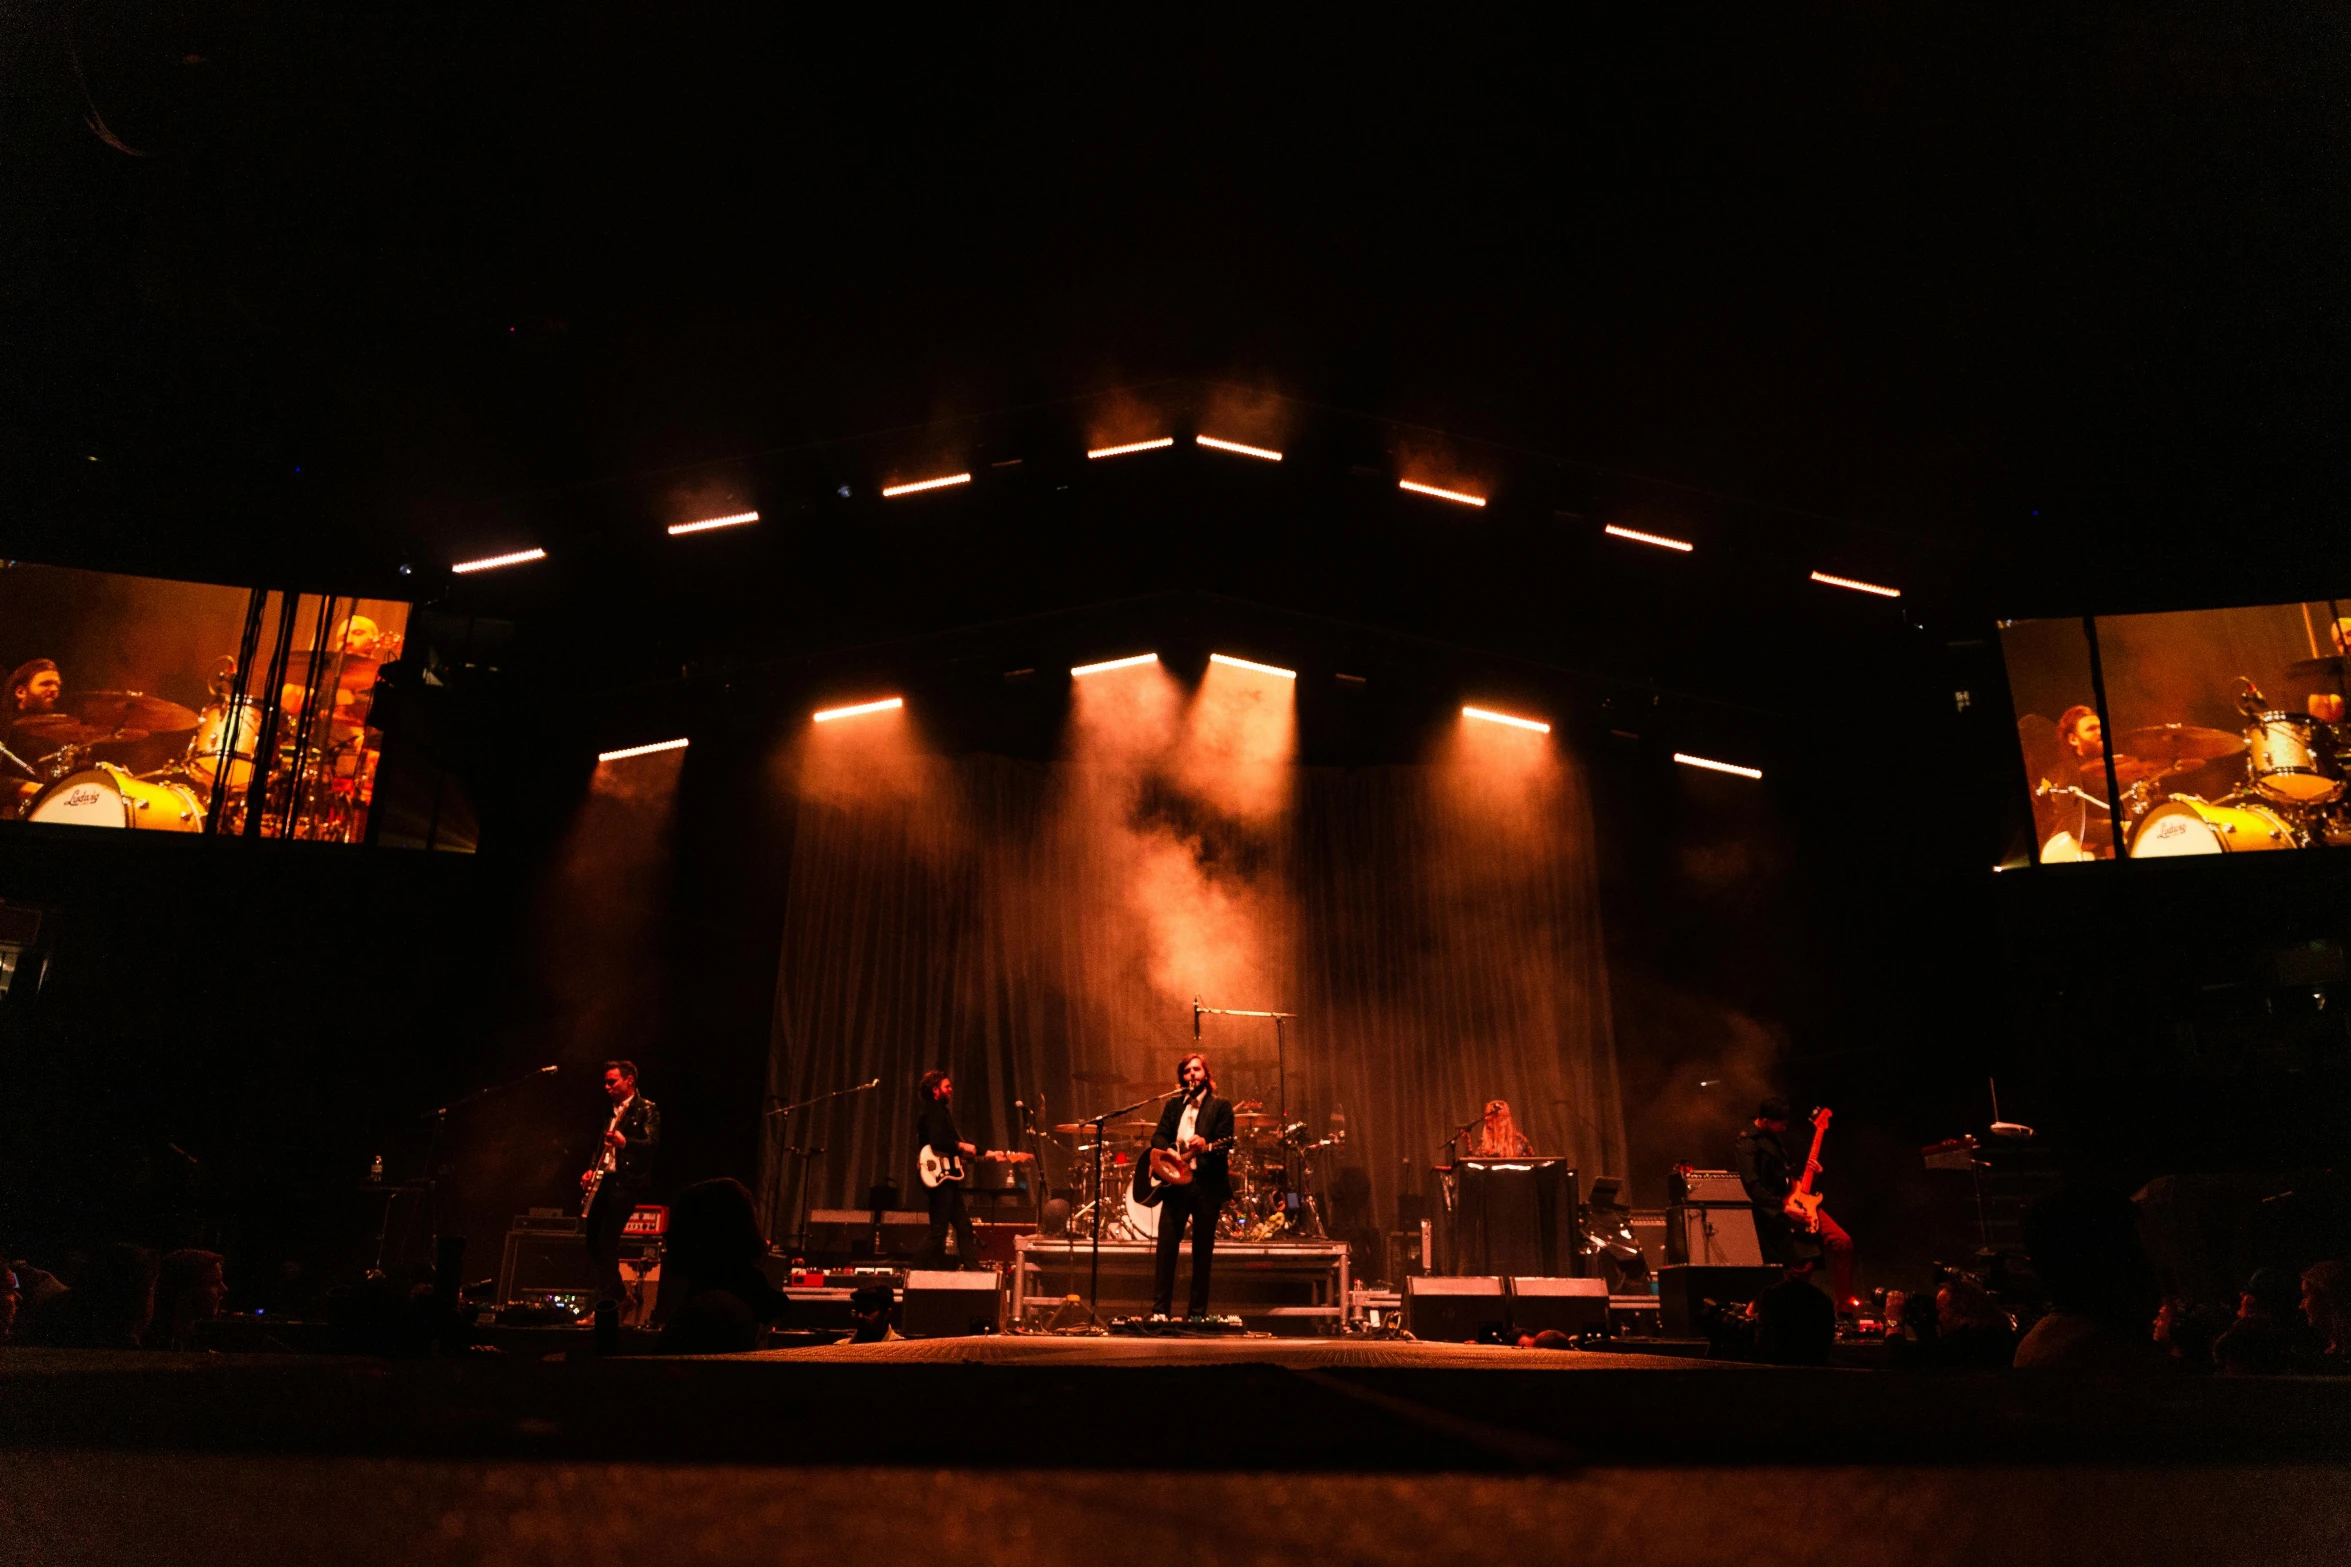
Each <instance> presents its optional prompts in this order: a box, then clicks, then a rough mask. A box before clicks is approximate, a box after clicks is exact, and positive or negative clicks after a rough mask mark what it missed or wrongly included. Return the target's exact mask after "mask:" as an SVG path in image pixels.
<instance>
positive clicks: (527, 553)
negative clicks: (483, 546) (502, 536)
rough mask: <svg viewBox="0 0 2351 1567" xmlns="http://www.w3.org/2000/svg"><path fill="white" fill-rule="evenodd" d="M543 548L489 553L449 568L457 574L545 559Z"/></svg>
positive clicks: (490, 569) (491, 569) (492, 569)
mask: <svg viewBox="0 0 2351 1567" xmlns="http://www.w3.org/2000/svg"><path fill="white" fill-rule="evenodd" d="M546 558H547V552H546V551H545V550H516V551H515V552H514V553H513V554H511V555H490V556H485V557H484V558H483V559H481V560H461V561H459V562H458V563H457V564H456V565H454V566H451V567H450V568H449V569H450V570H451V571H454V572H456V573H457V574H458V575H459V576H463V575H465V573H467V572H469V571H494V570H496V569H497V568H498V567H500V566H519V565H521V564H522V563H523V562H525V561H532V560H545V559H546Z"/></svg>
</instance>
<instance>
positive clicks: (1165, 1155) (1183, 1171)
mask: <svg viewBox="0 0 2351 1567" xmlns="http://www.w3.org/2000/svg"><path fill="white" fill-rule="evenodd" d="M1232 1146H1233V1140H1232V1139H1231V1138H1230V1137H1220V1138H1218V1139H1217V1140H1216V1141H1215V1142H1213V1143H1210V1144H1209V1145H1208V1146H1207V1147H1205V1148H1201V1149H1197V1150H1195V1151H1194V1152H1191V1153H1177V1152H1176V1151H1175V1150H1174V1149H1173V1148H1154V1149H1152V1150H1151V1163H1150V1165H1149V1167H1148V1177H1149V1178H1148V1179H1147V1180H1146V1181H1144V1182H1142V1183H1141V1185H1142V1190H1140V1191H1138V1192H1136V1193H1135V1200H1136V1201H1138V1202H1140V1203H1142V1204H1144V1205H1145V1206H1146V1207H1148V1206H1150V1205H1151V1204H1153V1203H1156V1202H1157V1201H1159V1199H1160V1198H1161V1197H1162V1196H1164V1195H1165V1192H1166V1188H1168V1187H1170V1186H1189V1185H1191V1184H1192V1177H1193V1176H1194V1175H1195V1174H1197V1173H1198V1171H1199V1163H1200V1155H1201V1154H1204V1153H1221V1152H1223V1151H1224V1150H1225V1149H1227V1148H1230V1147H1232Z"/></svg>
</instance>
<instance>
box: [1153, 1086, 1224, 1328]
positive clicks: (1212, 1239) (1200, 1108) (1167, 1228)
mask: <svg viewBox="0 0 2351 1567" xmlns="http://www.w3.org/2000/svg"><path fill="white" fill-rule="evenodd" d="M1176 1087H1177V1088H1178V1089H1180V1090H1181V1092H1180V1093H1179V1094H1177V1096H1176V1097H1175V1098H1173V1099H1170V1100H1169V1101H1168V1102H1167V1105H1166V1107H1165V1108H1164V1109H1162V1110H1161V1111H1160V1112H1159V1128H1158V1130H1157V1131H1154V1132H1153V1133H1152V1134H1151V1146H1152V1147H1154V1148H1172V1149H1174V1150H1175V1151H1176V1152H1178V1153H1190V1154H1193V1155H1195V1160H1194V1166H1193V1172H1192V1180H1191V1183H1190V1184H1189V1185H1185V1186H1162V1187H1159V1188H1158V1192H1159V1259H1158V1260H1159V1267H1158V1273H1157V1276H1156V1277H1155V1279H1154V1280H1153V1283H1154V1285H1155V1290H1154V1293H1153V1296H1152V1303H1151V1310H1152V1312H1153V1313H1154V1314H1155V1315H1158V1316H1162V1317H1164V1316H1166V1315H1168V1308H1169V1306H1171V1305H1172V1304H1174V1302H1175V1269H1176V1252H1177V1250H1178V1249H1179V1248H1180V1247H1181V1246H1182V1245H1183V1242H1184V1222H1185V1221H1186V1220H1187V1219H1188V1220H1190V1221H1191V1225H1192V1292H1191V1303H1190V1307H1189V1311H1188V1313H1187V1314H1188V1315H1190V1316H1194V1317H1205V1316H1207V1315H1208V1268H1209V1264H1210V1262H1211V1261H1213V1260H1214V1258H1215V1256H1216V1219H1217V1215H1218V1214H1220V1213H1222V1212H1223V1211H1224V1205H1225V1204H1226V1203H1228V1202H1230V1201H1231V1200H1232V1196H1233V1177H1232V1171H1231V1169H1230V1168H1229V1167H1228V1164H1227V1157H1228V1154H1227V1151H1228V1150H1229V1149H1230V1148H1231V1147H1232V1143H1233V1102H1232V1101H1231V1100H1229V1099H1219V1098H1218V1097H1217V1095H1216V1078H1215V1076H1214V1075H1213V1074H1211V1073H1210V1072H1209V1070H1208V1058H1207V1057H1206V1056H1204V1055H1200V1054H1198V1053H1194V1054H1192V1055H1188V1056H1186V1057H1184V1058H1183V1060H1181V1061H1179V1062H1177V1063H1176ZM1211 1144H1214V1145H1215V1146H1214V1147H1211V1146H1210V1145H1211ZM1138 1173H1140V1172H1138ZM1139 1184H1140V1183H1139Z"/></svg>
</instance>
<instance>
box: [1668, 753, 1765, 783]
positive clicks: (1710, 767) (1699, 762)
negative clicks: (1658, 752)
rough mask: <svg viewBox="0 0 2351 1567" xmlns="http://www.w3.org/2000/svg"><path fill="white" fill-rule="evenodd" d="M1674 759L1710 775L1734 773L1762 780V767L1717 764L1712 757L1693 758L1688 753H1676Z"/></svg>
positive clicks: (1728, 763)
mask: <svg viewBox="0 0 2351 1567" xmlns="http://www.w3.org/2000/svg"><path fill="white" fill-rule="evenodd" d="M1673 759H1674V760H1675V761H1677V762H1679V763H1681V764H1682V765H1683V766H1684V767H1703V768H1705V769H1706V770H1707V771H1708V772H1710V773H1732V774H1735V775H1737V776H1738V777H1741V778H1761V777H1762V776H1763V769H1762V768H1760V767H1741V766H1740V765H1739V764H1738V763H1736V762H1717V761H1715V760H1714V759H1712V758H1711V757H1704V756H1692V755H1690V754H1689V753H1688V752H1687V751H1676V752H1674V754H1673Z"/></svg>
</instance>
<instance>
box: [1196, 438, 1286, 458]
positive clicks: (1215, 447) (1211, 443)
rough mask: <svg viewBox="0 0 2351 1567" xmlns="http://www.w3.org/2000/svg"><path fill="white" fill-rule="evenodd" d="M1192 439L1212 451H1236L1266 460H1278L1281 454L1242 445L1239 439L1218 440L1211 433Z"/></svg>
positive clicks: (1246, 455) (1245, 455)
mask: <svg viewBox="0 0 2351 1567" xmlns="http://www.w3.org/2000/svg"><path fill="white" fill-rule="evenodd" d="M1192 439H1193V440H1194V441H1195V442H1197V443H1198V444H1200V445H1202V446H1205V447H1208V448H1209V449H1210V450H1212V451H1219V452H1238V453H1240V454H1241V455H1242V456H1243V457H1262V458H1264V459H1265V460H1266V461H1267V462H1280V461H1281V460H1282V454H1281V453H1280V452H1276V451H1269V450H1267V449H1266V448H1265V447H1262V446H1243V445H1242V444H1241V443H1240V442H1239V441H1220V440H1218V439H1217V438H1216V437H1215V436H1213V435H1195V436H1193V437H1192Z"/></svg>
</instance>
